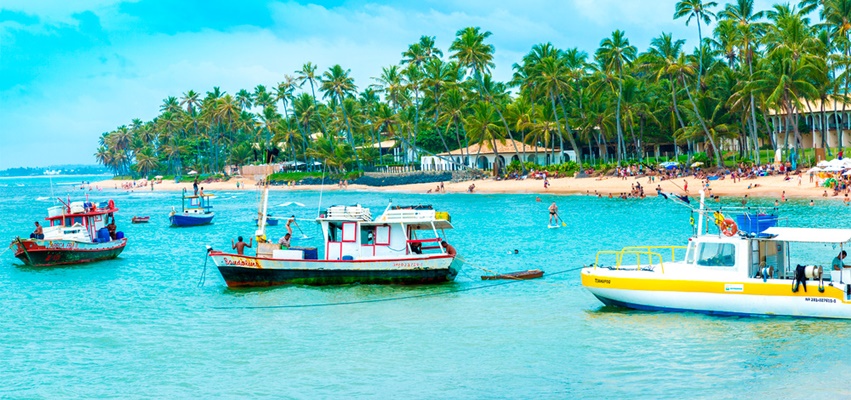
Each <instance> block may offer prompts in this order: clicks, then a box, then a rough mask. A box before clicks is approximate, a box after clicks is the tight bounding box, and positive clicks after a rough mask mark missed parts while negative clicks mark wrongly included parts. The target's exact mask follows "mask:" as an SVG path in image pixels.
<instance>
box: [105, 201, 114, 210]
mask: <svg viewBox="0 0 851 400" xmlns="http://www.w3.org/2000/svg"><path fill="white" fill-rule="evenodd" d="M106 204H107V205H108V207H109V209H110V210H111V209H113V208H115V202H114V201H112V199H109V202H107V203H106Z"/></svg>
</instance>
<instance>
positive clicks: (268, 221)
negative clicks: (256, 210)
mask: <svg viewBox="0 0 851 400" xmlns="http://www.w3.org/2000/svg"><path fill="white" fill-rule="evenodd" d="M278 221H280V220H279V219H277V218H275V217H273V216H271V215H269V216H267V217H266V226H278ZM254 223H255V224H257V226H260V220H259V219H258V218H254Z"/></svg>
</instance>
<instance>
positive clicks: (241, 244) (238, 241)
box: [230, 236, 254, 255]
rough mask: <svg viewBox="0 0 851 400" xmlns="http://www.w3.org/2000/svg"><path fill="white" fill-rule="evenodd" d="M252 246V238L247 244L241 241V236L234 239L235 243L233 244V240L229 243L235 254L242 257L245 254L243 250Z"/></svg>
mask: <svg viewBox="0 0 851 400" xmlns="http://www.w3.org/2000/svg"><path fill="white" fill-rule="evenodd" d="M253 244H254V238H251V239H250V240H249V242H248V243H245V242H243V241H242V236H240V237H238V238H236V243H234V242H233V239H231V241H230V245H231V248H233V249H236V254H239V255H243V254H244V253H245V248H246V247H248V248H251V246H252V245H253Z"/></svg>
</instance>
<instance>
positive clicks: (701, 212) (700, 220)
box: [697, 189, 706, 236]
mask: <svg viewBox="0 0 851 400" xmlns="http://www.w3.org/2000/svg"><path fill="white" fill-rule="evenodd" d="M705 199H706V193H705V192H704V191H703V189H700V209H699V211H698V213H697V236H700V234H701V232H703V216H704V212H705V210H704V208H705V206H706V203H704V200H705Z"/></svg>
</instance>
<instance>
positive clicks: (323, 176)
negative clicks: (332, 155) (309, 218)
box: [316, 160, 328, 217]
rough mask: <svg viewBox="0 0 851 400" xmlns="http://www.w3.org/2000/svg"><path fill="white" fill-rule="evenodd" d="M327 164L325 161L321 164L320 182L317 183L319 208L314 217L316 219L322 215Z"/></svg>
mask: <svg viewBox="0 0 851 400" xmlns="http://www.w3.org/2000/svg"><path fill="white" fill-rule="evenodd" d="M326 164H328V160H325V162H324V163H322V180H321V181H320V182H319V207H317V208H316V216H317V217H318V216H319V215H320V213H322V191H323V190H325V166H326Z"/></svg>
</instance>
